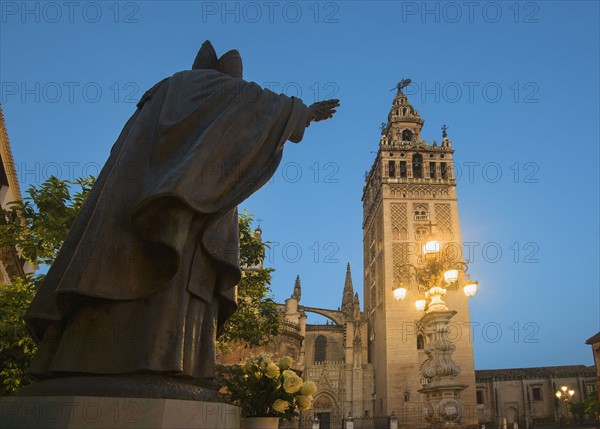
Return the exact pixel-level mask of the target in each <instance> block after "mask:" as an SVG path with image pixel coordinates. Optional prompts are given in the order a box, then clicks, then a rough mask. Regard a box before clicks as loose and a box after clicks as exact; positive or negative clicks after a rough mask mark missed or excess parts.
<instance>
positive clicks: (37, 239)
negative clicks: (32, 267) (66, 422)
mask: <svg viewBox="0 0 600 429" xmlns="http://www.w3.org/2000/svg"><path fill="white" fill-rule="evenodd" d="M93 183H94V179H93V178H91V177H88V178H85V179H78V180H76V181H74V182H68V181H64V180H60V179H57V178H56V177H50V178H49V179H48V180H46V181H45V182H44V183H43V184H42V185H41V186H40V187H39V188H36V187H34V186H32V187H30V188H29V190H28V191H27V194H28V196H27V197H26V198H25V199H24V200H23V201H15V202H13V203H12V204H10V207H9V209H2V210H1V211H0V246H1V247H12V248H15V247H17V248H19V249H20V251H21V257H22V258H23V259H25V260H27V261H29V262H32V263H33V264H36V265H37V264H48V265H49V264H52V262H54V259H55V258H56V255H57V254H58V251H59V250H60V247H61V246H62V244H63V242H64V240H65V237H66V235H67V233H68V231H69V228H70V227H71V225H72V224H73V220H74V219H75V217H76V216H77V213H79V210H80V209H81V206H82V205H83V202H84V201H85V198H86V197H87V195H88V193H89V191H90V189H91V186H92V185H93ZM43 279H44V275H43V274H38V275H27V276H25V277H23V278H15V279H12V282H11V283H10V284H7V285H1V286H0V395H9V394H12V393H15V392H16V391H17V390H19V389H20V388H21V387H22V386H24V385H25V384H27V383H29V382H30V381H31V379H30V377H29V376H28V375H27V372H26V371H27V368H28V367H29V365H30V363H31V359H32V358H33V356H34V355H35V352H36V350H37V347H36V344H35V341H33V339H32V338H31V336H30V335H29V331H28V330H27V326H26V325H25V322H24V321H23V315H24V314H25V311H26V310H27V308H28V307H29V304H30V303H31V300H32V299H33V297H34V296H35V293H36V291H37V289H38V285H39V284H40V283H41V282H42V280H43Z"/></svg>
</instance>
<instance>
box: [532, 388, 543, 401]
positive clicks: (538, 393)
mask: <svg viewBox="0 0 600 429" xmlns="http://www.w3.org/2000/svg"><path fill="white" fill-rule="evenodd" d="M531 396H533V400H534V401H541V400H542V388H541V387H539V386H536V387H532V388H531Z"/></svg>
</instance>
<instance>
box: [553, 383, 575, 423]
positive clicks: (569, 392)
mask: <svg viewBox="0 0 600 429" xmlns="http://www.w3.org/2000/svg"><path fill="white" fill-rule="evenodd" d="M555 395H556V397H557V398H558V399H559V400H561V401H562V403H563V407H564V410H565V416H566V417H567V425H568V427H571V417H570V416H569V408H568V405H569V402H570V401H571V398H572V397H573V396H574V395H575V391H574V390H573V389H570V388H569V387H567V386H561V387H560V389H559V390H557V391H556V393H555Z"/></svg>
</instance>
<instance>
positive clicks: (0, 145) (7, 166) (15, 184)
mask: <svg viewBox="0 0 600 429" xmlns="http://www.w3.org/2000/svg"><path fill="white" fill-rule="evenodd" d="M0 154H1V155H2V162H3V163H4V170H5V171H6V175H7V177H8V180H9V186H10V187H11V188H12V191H13V195H14V196H15V199H16V200H20V199H21V189H20V188H19V181H18V180H17V172H16V170H15V162H14V159H13V156H12V151H11V150H10V142H9V140H8V132H7V131H6V124H5V123H4V113H3V112H2V105H1V104H0Z"/></svg>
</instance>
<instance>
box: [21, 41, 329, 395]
mask: <svg viewBox="0 0 600 429" xmlns="http://www.w3.org/2000/svg"><path fill="white" fill-rule="evenodd" d="M338 106H339V102H338V100H326V101H322V102H317V103H314V104H313V105H311V106H310V107H307V106H306V105H304V104H303V103H302V101H301V100H299V99H297V98H294V97H287V96H285V95H278V94H275V93H273V92H270V91H268V90H265V89H262V88H260V87H259V86H258V85H257V84H255V83H252V82H246V81H244V80H242V61H241V57H240V55H239V53H238V52H237V51H235V50H232V51H229V52H227V53H226V54H224V55H223V56H222V57H221V58H218V57H217V55H216V53H215V51H214V49H213V47H212V45H211V44H210V42H209V41H206V42H205V43H204V44H203V45H202V47H201V49H200V51H199V53H198V56H197V57H196V60H195V61H194V64H193V66H192V69H191V70H187V71H182V72H179V73H176V74H174V75H173V76H171V77H169V78H166V79H164V80H162V81H161V82H159V83H157V84H156V85H155V86H154V87H152V88H151V89H150V90H149V91H147V92H146V93H145V94H144V96H143V97H142V98H141V100H140V102H139V103H138V105H137V110H136V111H135V113H134V114H133V116H132V117H131V118H130V119H129V121H128V122H127V124H126V125H125V127H124V129H123V131H122V132H121V134H120V136H119V138H118V139H117V141H116V143H115V145H114V146H113V148H112V150H111V153H110V156H109V158H108V161H107V162H106V164H105V166H104V167H103V169H102V171H101V173H100V175H99V177H98V179H97V181H96V184H95V185H94V187H93V189H92V191H91V193H90V195H89V197H88V200H87V202H86V203H85V205H84V207H83V209H82V211H81V213H80V215H79V216H78V218H77V219H76V221H75V222H74V224H73V226H72V228H71V230H70V232H69V235H68V237H67V239H66V241H65V244H64V246H63V248H62V249H61V251H60V254H59V255H58V257H57V258H56V261H55V263H54V265H53V266H52V267H51V268H50V270H49V272H48V274H47V277H46V279H45V281H44V283H43V285H42V286H41V288H40V290H39V292H38V294H37V295H36V297H35V299H34V300H33V303H32V304H31V307H30V308H29V310H28V312H27V315H26V320H27V323H28V325H29V327H30V329H31V331H32V333H33V334H34V336H35V338H36V340H37V341H38V342H39V344H40V348H39V352H38V355H37V357H36V359H35V361H34V363H33V365H32V368H31V372H32V373H33V374H35V375H37V376H39V377H41V378H47V379H48V380H46V381H42V382H38V383H34V384H33V385H31V386H28V388H25V389H24V390H23V391H22V392H23V393H22V394H30V395H40V394H44V395H49V394H50V395H52V394H85V395H98V396H133V397H135V396H137V397H140V396H141V397H179V398H187V399H207V393H206V392H207V390H211V389H210V387H211V384H210V380H211V379H212V377H213V376H214V364H215V349H214V340H215V333H216V331H217V329H218V328H219V327H221V326H222V325H223V323H224V322H225V320H226V319H227V318H228V317H229V316H230V315H231V314H232V313H233V312H234V311H235V286H236V284H237V282H238V281H239V279H240V267H239V264H238V245H239V243H238V240H239V239H238V229H237V205H238V204H240V203H241V202H242V201H244V200H245V199H246V198H248V197H249V196H250V195H252V194H253V193H254V192H255V191H257V190H258V189H259V188H260V187H262V186H263V185H264V184H265V183H266V182H267V181H268V180H269V179H270V177H271V176H272V175H273V174H274V172H275V169H276V167H277V165H278V164H279V162H280V160H281V156H282V150H283V145H284V143H285V142H286V141H287V140H290V141H292V142H299V141H300V140H301V139H302V137H303V134H304V129H305V128H306V127H307V126H308V125H309V124H310V123H311V122H314V121H321V120H324V119H329V118H331V117H332V116H333V114H334V113H335V112H336V110H335V108H336V107H338ZM203 387H204V388H203ZM207 387H208V388H209V389H206V388H207ZM209 396H210V395H209Z"/></svg>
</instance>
